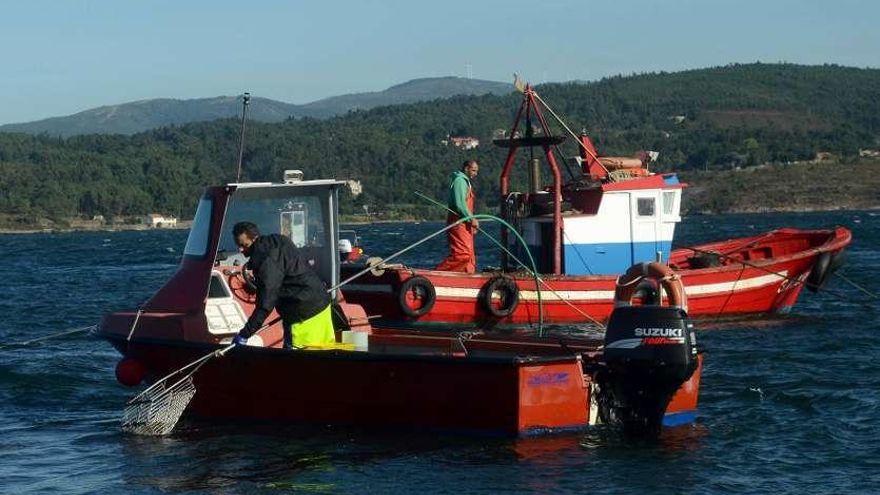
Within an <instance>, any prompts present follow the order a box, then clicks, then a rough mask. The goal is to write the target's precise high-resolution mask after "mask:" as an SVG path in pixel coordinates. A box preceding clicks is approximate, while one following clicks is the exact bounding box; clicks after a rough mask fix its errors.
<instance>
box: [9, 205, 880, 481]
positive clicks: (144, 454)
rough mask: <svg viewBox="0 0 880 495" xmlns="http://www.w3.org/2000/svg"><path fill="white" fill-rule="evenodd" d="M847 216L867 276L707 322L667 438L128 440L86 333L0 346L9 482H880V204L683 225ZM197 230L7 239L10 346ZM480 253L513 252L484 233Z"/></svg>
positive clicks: (384, 228) (723, 234)
mask: <svg viewBox="0 0 880 495" xmlns="http://www.w3.org/2000/svg"><path fill="white" fill-rule="evenodd" d="M835 225H844V226H846V227H849V228H851V229H852V231H853V238H854V240H853V244H852V246H851V247H850V249H849V252H850V256H849V261H848V264H847V265H846V266H845V267H844V268H843V269H842V270H841V272H840V273H841V274H842V275H843V276H844V277H846V280H849V281H851V282H853V283H855V284H857V285H858V286H859V287H860V288H857V287H855V286H853V285H850V284H849V283H847V282H846V280H844V279H843V278H841V277H836V276H835V277H832V278H831V280H830V281H829V283H828V287H827V290H826V291H825V292H822V293H819V294H812V293H810V292H808V291H804V292H803V294H802V295H801V297H800V299H799V301H798V303H797V305H796V306H795V307H794V308H793V310H792V312H791V313H790V314H788V315H781V316H780V315H774V316H765V317H758V318H750V319H742V320H733V321H711V320H710V321H707V322H699V323H698V328H699V335H698V338H699V340H700V342H701V343H702V344H703V345H705V347H706V349H707V353H706V364H705V368H704V371H703V383H702V390H701V394H700V409H699V414H698V416H697V421H696V423H695V424H693V425H688V426H684V427H679V428H674V429H668V430H665V431H664V432H663V433H662V434H661V436H660V437H659V438H658V439H656V440H652V441H644V440H638V439H630V438H625V437H622V436H621V435H620V434H619V432H617V431H616V430H614V429H613V428H606V427H598V428H594V429H591V430H588V431H586V432H582V433H577V434H569V435H561V436H551V437H542V438H533V439H522V440H512V439H487V438H472V437H459V436H450V435H437V434H434V433H420V432H413V431H393V430H392V431H389V430H383V431H375V430H365V429H353V428H340V427H334V426H329V425H324V426H308V427H303V426H284V425H277V424H259V423H252V422H248V421H245V420H241V421H235V422H213V421H201V422H196V421H187V420H184V421H183V422H182V423H181V425H180V427H179V430H177V431H176V432H175V433H174V434H173V435H171V436H170V437H167V438H144V437H136V436H128V435H124V434H122V433H121V432H120V430H119V418H120V416H121V413H122V409H123V407H124V404H125V402H126V400H127V399H128V398H130V397H131V396H132V395H133V394H134V393H135V391H136V390H133V389H127V388H125V387H123V386H121V385H119V384H117V383H116V381H115V379H114V376H113V367H114V366H115V364H116V362H117V360H118V359H119V356H118V354H117V352H116V351H115V350H113V349H112V348H111V346H110V345H109V344H107V343H106V342H103V341H100V340H97V339H95V338H94V337H92V336H89V335H85V334H77V335H72V336H69V337H63V338H58V339H54V340H50V341H47V342H44V343H40V344H34V345H31V346H27V347H22V348H5V349H0V492H2V493H23V492H41V493H44V492H59V493H112V492H126V493H162V492H180V491H186V492H205V493H238V492H246V493H255V492H264V493H284V492H295V493H392V494H393V493H454V494H461V493H646V494H651V493H664V494H665V493H773V494H775V495H779V494H803V493H810V494H816V493H829V494H837V493H880V447H878V444H880V371H878V368H880V366H878V364H877V363H880V317H878V309H877V308H878V303H880V300H877V299H873V300H872V299H871V297H870V295H869V294H874V295H876V294H877V293H878V292H880V283H878V279H880V216H878V213H877V212H869V211H841V212H828V213H803V214H792V213H785V214H761V215H723V216H692V217H687V218H685V219H684V222H683V223H682V225H681V226H680V227H679V232H678V236H677V241H678V242H679V243H682V244H686V243H698V242H705V241H709V240H717V239H726V238H734V237H741V236H747V235H752V234H757V233H760V232H764V231H766V230H769V229H772V228H776V227H782V226H792V227H800V228H820V227H822V228H824V227H833V226H835ZM441 227H442V224H439V223H433V224H432V223H421V224H419V225H412V224H409V225H406V224H375V225H365V226H355V227H354V228H356V229H357V231H358V234H359V235H360V236H361V238H362V243H363V245H364V248H365V250H366V252H367V254H370V255H377V256H388V255H390V254H392V253H393V252H395V251H397V250H399V249H401V248H403V247H405V246H407V245H408V244H409V243H411V242H414V241H416V240H418V239H420V238H421V237H423V236H425V235H428V234H430V233H432V232H434V231H436V230H437V229H439V228H441ZM483 227H484V228H486V229H489V230H490V231H492V230H493V229H492V227H491V226H488V225H485V224H484V225H483ZM185 237H186V232H185V231H165V230H156V231H148V232H143V231H138V232H113V233H66V234H32V235H0V252H2V253H3V259H4V261H5V263H4V265H3V266H4V270H3V272H4V277H3V288H2V291H0V292H2V297H0V339H2V341H0V343H10V342H19V341H24V340H29V339H33V338H37V337H41V336H44V335H48V334H51V333H55V332H60V331H63V330H66V329H71V328H78V327H83V326H87V325H92V324H95V323H97V322H98V321H99V319H100V317H101V315H103V314H105V313H107V312H110V311H115V310H121V309H131V308H134V307H136V306H137V305H138V304H139V303H140V302H142V301H143V300H144V299H146V298H147V297H149V296H150V294H151V293H152V292H153V291H155V290H156V289H157V288H159V287H160V286H161V285H162V284H163V283H164V281H165V280H167V279H168V277H169V276H170V275H171V274H172V273H173V272H174V270H175V268H176V266H177V264H178V262H179V260H180V252H181V249H182V247H183V244H184V241H185ZM426 246H427V247H426ZM445 250H446V247H445V244H444V243H443V242H439V243H437V244H436V245H433V246H428V245H423V247H420V248H419V249H417V250H414V251H412V252H410V253H407V254H406V255H404V257H403V258H402V259H401V261H402V262H405V263H408V264H411V265H415V266H431V265H432V264H434V263H436V262H438V261H439V260H440V259H441V258H442V257H443V256H444V255H445ZM478 261H479V264H480V265H481V266H490V265H497V264H498V257H497V255H496V254H495V253H493V245H492V243H491V242H490V241H488V240H487V239H485V238H484V236H480V238H479V240H478ZM863 290H864V291H867V292H868V293H865V292H864V291H863ZM296 379H297V377H291V384H292V385H291V386H293V384H294V383H295V381H296Z"/></svg>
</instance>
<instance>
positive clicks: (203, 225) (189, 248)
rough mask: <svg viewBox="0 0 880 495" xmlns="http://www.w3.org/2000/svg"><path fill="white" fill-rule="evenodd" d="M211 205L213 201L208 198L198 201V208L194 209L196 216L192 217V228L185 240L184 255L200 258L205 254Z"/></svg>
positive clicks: (209, 229) (209, 227)
mask: <svg viewBox="0 0 880 495" xmlns="http://www.w3.org/2000/svg"><path fill="white" fill-rule="evenodd" d="M212 205H213V201H211V199H210V198H202V199H201V200H199V207H198V208H197V209H196V216H195V217H193V223H192V227H191V228H190V230H189V236H188V237H187V238H186V246H185V247H184V248H183V254H184V255H187V256H199V257H201V256H204V255H205V253H206V252H207V250H208V236H209V235H210V233H211V206H212Z"/></svg>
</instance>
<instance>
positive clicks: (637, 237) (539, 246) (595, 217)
mask: <svg viewBox="0 0 880 495" xmlns="http://www.w3.org/2000/svg"><path fill="white" fill-rule="evenodd" d="M541 103H543V102H541ZM521 121H522V122H523V124H524V125H523V128H524V129H525V130H524V136H522V137H520V132H519V126H520V123H521ZM533 121H534V122H535V125H533ZM510 136H514V137H512V138H507V139H496V140H495V141H494V142H495V144H496V145H499V146H502V147H505V148H508V154H507V160H506V161H505V164H504V169H503V171H502V173H501V179H500V191H501V198H500V199H501V204H502V217H503V218H504V219H505V220H506V221H507V222H508V223H510V224H511V225H513V227H514V228H515V229H516V233H515V234H518V235H519V236H521V237H522V238H523V239H524V241H525V244H527V245H528V249H529V251H530V254H531V255H532V258H533V259H534V260H535V263H536V265H537V269H538V272H539V273H544V274H555V275H612V274H618V273H623V272H625V271H626V270H627V268H629V267H630V266H632V265H634V264H636V263H639V262H643V261H660V262H667V261H668V259H669V253H670V251H671V250H672V239H673V236H674V234H675V225H676V224H677V223H678V222H680V221H681V216H680V214H679V212H680V210H681V191H682V188H684V187H686V185H685V184H683V183H681V182H680V181H679V180H678V178H677V176H676V175H675V174H655V173H652V172H650V171H649V170H648V163H649V162H650V161H652V160H653V159H655V158H656V156H657V154H656V153H654V152H639V153H638V154H637V155H636V156H634V157H607V156H600V155H599V154H598V152H597V151H596V148H595V146H594V145H593V143H592V141H591V140H590V138H589V137H587V136H586V135H584V134H582V135H580V136H578V147H579V150H580V156H579V157H577V158H576V162H577V164H578V165H579V168H578V170H576V171H573V170H572V168H571V167H569V166H568V164H565V165H566V167H565V171H566V172H567V173H568V180H567V181H566V182H563V169H562V168H561V167H560V166H559V165H558V163H557V160H556V156H555V155H554V149H558V148H557V146H558V145H559V144H560V143H562V142H563V141H564V136H554V135H552V133H551V129H550V127H549V126H548V125H547V122H546V120H545V119H544V116H543V114H542V112H541V108H540V105H539V101H538V100H537V96H536V94H535V93H534V92H533V91H532V90H531V88H530V87H526V89H525V93H524V98H523V103H522V104H521V105H520V109H519V111H518V113H517V116H516V119H515V120H514V124H513V127H512V129H511V131H510ZM519 148H528V149H529V154H530V159H529V160H528V163H529V166H528V182H529V185H528V190H527V192H519V191H511V189H510V179H511V177H512V169H513V164H514V160H515V156H516V153H517V150H518V149H519ZM534 148H540V149H541V150H542V151H543V156H544V163H542V161H541V159H540V158H538V157H536V156H537V155H538V153H535V152H534ZM542 168H544V169H546V168H549V169H550V176H551V177H552V181H551V183H550V185H545V184H544V182H542V180H541V170H542ZM511 234H512V233H511V232H508V230H507V229H506V228H503V229H502V238H503V239H505V243H506V244H507V245H508V246H509V247H510V248H511V250H512V252H513V254H514V256H516V257H517V259H518V260H520V261H525V260H526V257H525V253H524V252H523V250H522V247H521V246H522V243H520V242H518V240H517V239H515V237H516V235H511ZM513 261H514V260H511V259H509V257H507V256H505V257H504V258H503V264H504V268H505V269H506V270H517V269H519V268H520V267H519V265H518V263H516V264H514V263H513Z"/></svg>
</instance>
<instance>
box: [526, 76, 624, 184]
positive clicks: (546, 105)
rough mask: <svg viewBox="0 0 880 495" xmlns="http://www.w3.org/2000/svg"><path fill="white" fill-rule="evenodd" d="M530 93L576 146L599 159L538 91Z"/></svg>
mask: <svg viewBox="0 0 880 495" xmlns="http://www.w3.org/2000/svg"><path fill="white" fill-rule="evenodd" d="M532 94H533V95H535V99H537V100H538V101H540V102H541V104H542V105H544V108H546V109H547V111H548V112H550V115H552V116H553V118H554V119H556V121H557V122H559V124H560V125H561V126H562V127H564V128H565V130H566V131H568V133H569V134H571V137H573V138H574V140H575V141H576V142H577V143H578V146H580V147H581V148H583V150H584V151H586V152H587V154H589V155H590V156H591V157H592V158H593V159H594V160H596V161H597V162H598V161H599V157H598V156H596V155H595V154H594V153H593V152H592V151H591V150H590V149H589V148H587V147H586V145H584V143H582V142H581V140H580V139H579V138H578V135H577V134H575V133H574V131H572V130H571V129H570V128H569V127H568V126H567V125H566V124H565V122H564V121H563V120H562V117H560V116H559V115H556V112H554V111H553V109H552V108H550V105H548V104H547V102H546V101H544V100H543V99H542V98H541V97H540V96H538V93H537V92H536V91H535V90H532ZM599 164H600V165H601V162H599ZM602 168H605V166H604V165H603V166H602ZM607 170H608V169H606V172H607Z"/></svg>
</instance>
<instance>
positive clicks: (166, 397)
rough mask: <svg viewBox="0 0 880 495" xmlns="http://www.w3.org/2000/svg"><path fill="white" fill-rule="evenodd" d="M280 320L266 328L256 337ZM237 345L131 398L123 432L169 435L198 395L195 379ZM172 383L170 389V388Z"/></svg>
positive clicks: (231, 345)
mask: <svg viewBox="0 0 880 495" xmlns="http://www.w3.org/2000/svg"><path fill="white" fill-rule="evenodd" d="M280 319H281V318H275V319H274V320H272V321H271V322H269V323H268V324H266V325H263V326H262V327H261V328H260V329H259V330H257V332H255V335H256V334H257V333H259V332H261V331H263V330H264V329H266V328H269V327H271V326H272V325H274V324H275V323H278V321H279V320H280ZM234 347H235V344H229V345H227V346H226V347H223V348H221V349H217V350H214V351H211V352H209V353H208V354H205V355H204V356H202V357H200V358H199V359H196V360H195V361H193V362H191V363H189V364H187V365H186V366H184V367H182V368H180V369H177V370H175V371H172V372H171V373H169V374H167V375H165V376H164V377H162V378H161V379H159V380H158V381H157V382H156V383H154V384H152V385H150V386H149V387H148V388H147V389H146V390H144V391H143V392H141V393H139V394H138V395H136V396H135V397H134V398H132V399H131V400H130V401H128V403H127V404H126V406H125V411H124V412H123V414H122V431H124V432H126V433H134V434H136V435H156V436H161V435H167V434H169V433H171V431H172V430H174V427H175V426H176V425H177V422H178V421H179V420H180V417H181V416H182V415H183V411H185V410H186V407H187V406H188V405H189V403H190V402H191V401H192V398H193V397H194V396H195V395H196V386H195V384H194V383H193V375H195V374H196V372H197V371H199V369H200V368H201V367H202V366H204V365H205V363H207V362H208V361H210V360H211V358H214V357H222V356H225V355H226V353H228V352H229V351H230V350H232V349H233V348H234ZM169 383H170V385H169Z"/></svg>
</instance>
